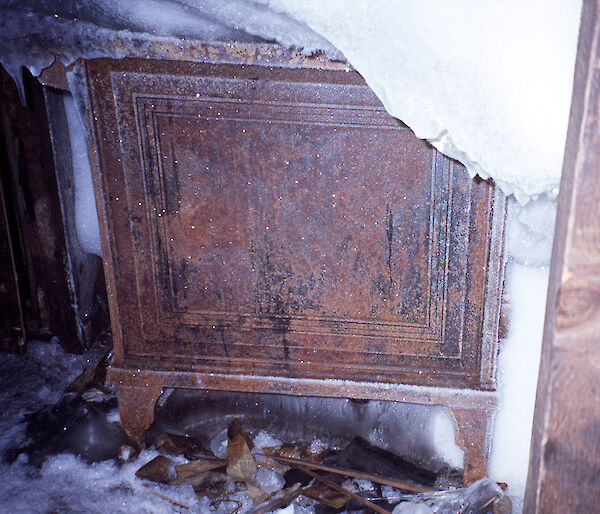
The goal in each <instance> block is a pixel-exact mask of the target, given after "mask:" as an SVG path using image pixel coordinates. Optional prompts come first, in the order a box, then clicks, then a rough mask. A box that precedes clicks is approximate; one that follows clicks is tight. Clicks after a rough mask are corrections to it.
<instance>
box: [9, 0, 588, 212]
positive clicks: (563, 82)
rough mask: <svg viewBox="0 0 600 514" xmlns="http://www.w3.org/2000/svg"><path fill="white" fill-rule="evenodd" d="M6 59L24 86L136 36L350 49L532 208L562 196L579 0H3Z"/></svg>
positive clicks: (449, 142) (390, 100)
mask: <svg viewBox="0 0 600 514" xmlns="http://www.w3.org/2000/svg"><path fill="white" fill-rule="evenodd" d="M0 9H1V10H2V16H1V17H0V60H1V61H2V63H3V65H4V66H5V67H6V68H7V70H8V71H9V72H10V73H11V74H12V75H13V77H15V78H16V79H17V81H18V82H19V83H20V70H21V67H22V66H26V67H27V68H29V69H30V70H31V72H32V73H33V74H39V73H40V71H41V70H42V69H43V68H44V67H46V66H48V65H50V64H51V63H52V61H53V60H54V57H55V56H57V57H58V58H59V59H60V60H61V61H62V62H64V63H65V64H70V63H72V62H73V61H74V60H75V59H76V58H77V57H86V58H93V57H101V56H107V57H116V58H120V57H123V56H125V55H126V53H127V50H126V46H125V47H123V45H121V44H115V38H117V36H118V37H119V38H120V40H121V41H124V42H127V41H131V42H133V41H134V40H135V39H136V38H145V39H154V40H160V39H161V38H179V39H185V38H194V39H205V40H221V41H232V40H235V41H257V40H268V41H277V42H279V43H280V44H282V45H283V46H285V47H294V48H301V49H303V51H304V52H306V53H313V52H316V51H322V52H324V53H326V54H327V55H329V56H330V57H332V58H335V59H340V58H342V56H345V57H346V58H347V59H348V61H349V62H350V63H351V64H352V65H353V66H354V67H355V68H356V69H357V70H358V71H359V72H360V73H361V74H362V75H363V77H364V78H365V79H366V81H367V83H368V84H369V85H370V86H371V88H372V89H373V90H374V91H375V93H376V94H377V95H378V96H379V98H380V99H381V100H382V102H383V103H384V105H385V106H386V108H387V109H388V111H389V112H390V113H391V114H392V115H394V116H396V117H397V118H399V119H401V120H402V121H403V122H405V123H406V124H408V125H409V126H410V127H411V128H412V129H413V131H414V132H415V133H416V134H417V136H418V137H420V138H423V139H427V140H428V141H430V142H431V143H432V144H433V145H434V146H435V147H436V148H438V149H439V150H440V151H442V152H443V153H445V154H446V155H449V156H451V157H453V158H456V159H457V160H459V161H461V162H462V163H463V164H465V166H466V167H467V169H468V170H469V172H470V173H471V174H472V175H475V174H478V175H480V176H481V177H483V178H488V177H492V178H493V179H494V180H495V182H496V183H497V184H498V185H499V186H500V187H501V188H502V189H503V190H504V192H505V193H507V194H511V193H514V195H515V196H516V197H517V199H518V200H519V201H520V202H521V203H526V202H527V200H528V198H529V197H530V196H531V195H537V194H541V193H550V194H554V195H556V191H557V187H558V184H559V179H560V172H561V166H562V157H563V150H564V143H565V135H566V128H567V121H568V115H569V106H570V100H571V87H572V79H573V67H574V58H575V50H576V43H577V35H578V27H579V15H580V11H581V0H553V1H551V2H547V1H544V0H528V1H527V2H518V1H515V0H510V1H504V0H493V1H488V2H481V3H473V2H470V1H467V0H462V1H457V2H445V1H443V0H428V1H424V2H413V1H410V0H396V1H394V0H387V1H381V2H378V3H377V4H376V7H374V5H373V4H372V3H370V2H364V1H362V0H329V1H327V2H320V1H317V0H304V1H298V0H230V1H228V2H221V1H219V0H202V1H200V0H164V1H161V2H158V1H157V0H152V1H145V2H141V1H139V0H121V1H117V2H113V1H111V0H100V1H98V2H94V3H93V4H92V3H83V2H75V1H67V2H58V3H57V2H53V1H51V0H25V1H20V0H0Z"/></svg>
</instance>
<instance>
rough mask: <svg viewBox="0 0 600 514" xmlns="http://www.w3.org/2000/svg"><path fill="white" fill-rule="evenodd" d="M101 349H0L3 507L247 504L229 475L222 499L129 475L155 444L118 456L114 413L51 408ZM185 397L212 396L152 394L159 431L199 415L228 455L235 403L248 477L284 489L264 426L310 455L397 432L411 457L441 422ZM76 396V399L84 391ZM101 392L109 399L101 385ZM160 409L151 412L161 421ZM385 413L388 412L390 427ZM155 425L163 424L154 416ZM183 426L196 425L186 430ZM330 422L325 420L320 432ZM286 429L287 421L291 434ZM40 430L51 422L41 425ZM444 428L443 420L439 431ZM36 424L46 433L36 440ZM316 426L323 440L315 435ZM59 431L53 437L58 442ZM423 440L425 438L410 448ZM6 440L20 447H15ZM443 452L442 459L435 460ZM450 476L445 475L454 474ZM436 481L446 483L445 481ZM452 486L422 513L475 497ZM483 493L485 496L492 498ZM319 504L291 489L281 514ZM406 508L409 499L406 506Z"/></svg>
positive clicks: (386, 491)
mask: <svg viewBox="0 0 600 514" xmlns="http://www.w3.org/2000/svg"><path fill="white" fill-rule="evenodd" d="M99 355H102V352H101V349H96V350H92V351H90V352H88V354H86V355H83V356H81V355H72V354H68V353H65V352H64V351H63V350H62V349H61V347H60V345H59V344H58V342H57V341H56V340H54V341H52V342H49V343H45V342H31V343H30V344H29V345H28V350H27V354H26V355H24V356H18V355H10V354H4V353H2V354H0V408H1V409H2V416H1V418H0V434H1V437H0V455H1V456H2V457H1V458H0V477H2V480H0V512H7V513H8V512H10V513H54V512H89V513H96V512H97V513H101V512H102V513H105V512H123V513H130V512H140V513H146V512H148V513H163V512H164V513H169V512H197V513H203V514H208V513H217V514H231V513H233V512H235V513H237V514H243V513H247V512H251V511H252V509H253V508H254V506H255V504H256V502H254V501H253V499H252V497H251V491H250V490H248V489H247V487H248V486H247V485H244V483H241V482H234V481H232V480H228V481H227V482H226V483H225V484H224V485H223V489H222V491H223V492H222V494H221V495H220V496H217V497H214V496H213V497H207V496H202V495H199V496H197V494H196V492H195V491H194V489H193V487H192V485H190V484H189V483H184V484H182V485H165V484H161V483H158V482H154V481H149V480H142V479H140V478H138V477H137V476H136V472H137V471H138V470H139V469H140V468H141V467H142V466H143V465H144V464H146V463H148V462H149V461H151V460H152V459H154V458H155V457H157V456H158V455H159V452H158V451H157V450H156V448H154V447H153V448H150V449H147V450H144V451H142V452H141V453H140V454H139V455H137V456H135V457H134V458H133V459H127V458H125V457H124V456H125V455H126V453H127V452H125V451H123V449H124V448H128V447H127V446H123V447H121V450H120V451H119V450H118V449H115V448H116V447H115V446H114V444H112V445H111V444H110V443H111V441H108V439H114V440H116V441H117V445H118V444H120V443H119V441H120V440H121V439H120V433H119V432H120V428H119V424H118V423H119V418H118V413H117V412H116V411H115V410H114V409H110V408H108V409H105V411H104V413H103V415H102V419H100V420H98V419H97V418H94V417H93V416H92V417H89V416H88V417H86V416H85V415H84V416H82V415H81V413H82V412H84V413H85V412H86V411H88V410H89V409H94V407H93V406H92V404H91V403H90V404H85V403H84V407H83V411H82V410H81V409H80V408H79V404H78V403H77V402H74V403H73V402H71V403H69V404H68V405H69V407H68V408H66V409H65V410H66V415H65V414H64V412H63V413H62V414H61V413H59V412H58V411H57V407H56V406H57V405H65V403H64V402H65V399H70V400H72V399H73V398H77V399H79V396H76V395H75V393H67V394H66V395H65V393H64V391H65V389H66V387H67V386H68V385H69V384H70V383H71V381H72V380H73V379H74V378H75V377H76V376H77V375H78V374H79V373H80V372H81V371H82V370H83V368H84V367H87V366H89V365H90V364H91V363H93V362H94V361H95V360H96V359H97V358H98V356H99ZM188 394H192V395H193V394H197V395H198V394H199V395H200V396H201V395H202V394H205V395H208V396H207V398H209V401H208V402H207V401H206V399H205V398H196V399H195V400H194V401H193V402H192V403H190V401H189V398H188V397H186V396H185V394H184V395H183V402H182V401H181V399H180V402H179V405H178V404H177V401H173V402H171V398H172V397H173V395H172V396H171V397H168V398H169V399H167V400H166V403H163V402H159V403H162V404H163V406H162V409H164V410H165V412H166V417H165V415H164V414H165V413H164V412H163V416H162V418H163V419H162V424H163V425H165V423H166V424H167V425H168V424H170V427H167V428H171V429H174V430H175V431H179V432H182V431H190V432H194V431H196V433H198V432H202V430H203V428H202V426H201V425H202V424H204V425H205V426H209V427H210V428H212V429H213V434H214V435H213V434H211V435H210V436H209V438H205V439H206V442H207V444H206V446H207V447H209V448H210V450H211V451H212V452H213V453H214V455H216V456H217V457H219V458H227V454H228V450H227V429H226V428H225V429H223V427H227V424H228V423H229V422H230V421H231V419H232V415H231V412H232V410H231V408H232V406H233V407H234V410H233V411H234V412H235V411H236V409H237V412H239V413H240V414H241V415H242V416H244V417H245V418H244V419H246V421H247V422H248V426H249V427H252V428H251V429H250V431H249V433H250V434H251V436H252V439H253V443H254V448H253V449H252V453H253V455H254V458H255V459H256V462H257V463H258V470H257V471H256V473H254V475H253V476H252V483H253V484H255V485H256V486H258V487H259V488H260V489H262V491H264V492H265V493H267V494H271V493H276V492H277V491H279V490H281V489H282V488H283V486H284V483H285V480H284V477H283V471H282V470H281V469H278V468H277V467H275V468H271V467H269V466H268V465H267V463H266V461H265V460H264V458H262V457H260V455H258V454H260V452H262V451H264V448H279V447H281V445H282V441H281V440H279V439H277V438H275V437H273V435H271V434H276V435H278V436H279V435H283V436H285V438H286V441H287V442H294V443H295V444H296V445H297V446H296V447H297V448H300V447H302V448H305V451H307V452H308V454H314V455H316V454H319V453H321V452H323V451H326V450H327V449H328V448H330V447H332V445H333V446H335V445H336V443H339V442H340V441H342V439H343V438H341V437H340V433H344V431H345V432H346V433H348V434H352V435H364V436H366V437H367V438H368V439H370V440H371V442H374V443H377V444H379V445H380V446H392V447H394V446H396V447H397V446H398V443H399V442H401V441H400V440H401V439H405V440H406V441H408V442H409V443H408V444H406V443H404V450H405V453H411V452H410V446H411V444H412V447H413V452H412V453H413V455H412V457H413V458H418V457H419V452H420V451H421V452H422V451H423V450H425V451H426V453H427V450H428V448H427V445H425V446H423V445H424V443H423V440H424V439H427V438H431V437H437V438H438V439H439V432H440V430H439V429H438V430H437V433H434V432H432V427H431V426H430V424H429V423H428V421H427V420H428V418H431V415H429V416H427V414H426V413H424V412H421V413H419V409H421V410H422V409H424V407H422V406H408V405H404V404H396V403H393V402H370V403H368V404H363V403H359V404H352V403H351V402H350V403H349V402H348V401H346V400H341V399H302V398H295V397H278V396H275V395H266V397H267V398H261V397H260V395H257V396H255V397H250V396H247V397H246V398H243V397H235V398H230V399H229V404H228V403H227V401H223V398H225V396H223V397H222V398H219V394H225V393H215V394H216V396H215V397H214V398H211V397H210V395H211V394H212V393H198V392H196V393H193V392H189V393H188ZM83 396H84V397H85V394H84V395H83ZM108 397H109V398H110V394H109V395H108ZM215 399H216V405H215ZM169 402H171V403H172V404H173V406H171V408H168V407H167V405H169ZM207 403H208V404H209V406H208V409H206V408H205V409H204V412H202V406H203V405H206V404H207ZM53 405H54V406H55V407H54V409H53V410H52V413H53V416H52V417H49V418H37V419H38V421H37V425H38V426H36V425H35V423H33V422H30V423H29V425H30V426H29V428H31V426H36V432H37V433H38V435H37V436H35V443H36V444H35V449H36V451H35V452H34V451H31V445H30V446H29V450H27V448H28V443H31V442H32V441H31V438H29V437H28V435H30V434H31V433H32V432H31V431H27V430H28V428H27V423H26V421H27V416H28V415H30V414H32V413H35V412H45V413H48V412H49V407H50V406H53ZM85 405H87V407H86V406H85ZM190 405H195V406H196V408H197V410H198V411H200V412H194V409H190V408H189V407H190ZM253 407H254V410H253V409H252V408H253ZM415 409H416V410H415ZM434 414H435V413H434ZM160 417H161V411H160V409H159V411H158V418H160ZM283 418H285V419H283ZM439 418H440V412H438V413H437V416H434V419H437V420H438V423H439ZM40 419H47V420H48V421H47V424H48V426H47V427H45V426H41V427H40V426H39V425H40V421H39V420H40ZM56 419H60V420H61V424H60V425H57V424H56V423H55V420H56ZM165 419H166V421H165ZM394 419H396V420H397V423H396V424H395V425H394V424H393V420H394ZM253 420H254V421H253ZM344 421H346V424H345V425H343V422H344ZM42 424H43V421H42ZM157 424H158V425H160V422H159V423H157ZM106 425H109V426H112V428H113V432H112V433H108V432H107V431H106V428H105V427H106ZM191 425H195V428H194V427H193V426H192V427H191ZM261 425H263V426H269V428H270V431H265V430H261V429H260V428H257V427H260V426H261ZM327 425H330V428H329V429H328V428H327ZM390 426H393V428H394V429H395V431H396V432H400V433H401V435H403V437H402V438H401V437H397V440H394V438H393V437H391V434H392V432H391V431H390ZM103 427H104V428H103ZM291 427H295V429H296V433H295V434H294V430H293V429H292V428H291ZM319 427H321V429H320V430H319ZM48 428H50V429H49V430H47V429H48ZM162 428H165V427H164V426H163V427H162ZM190 428H191V430H189V429H190ZM386 429H387V432H386ZM82 430H83V432H82ZM158 430H159V431H160V430H161V428H160V427H159V428H158ZM328 430H329V432H328ZM336 430H337V436H335V433H336ZM215 431H216V433H215ZM444 431H446V429H443V430H442V432H444ZM40 432H42V433H45V436H43V437H42V438H40V436H39V433H40ZM62 432H64V438H63V437H62V436H63V433H62ZM317 432H318V433H319V434H320V435H325V436H326V437H325V438H322V439H321V438H318V437H315V435H314V434H315V433H317ZM34 433H35V432H34ZM82 433H83V436H82ZM298 437H299V438H300V439H298ZM57 438H58V440H59V441H62V443H60V444H56V440H57ZM82 439H85V441H82ZM282 439H283V437H282ZM298 441H301V442H298ZM113 442H114V441H113ZM420 445H421V446H423V447H422V448H420V449H419V446H420ZM444 445H450V446H454V443H453V441H445V442H442V443H441V444H440V441H437V446H438V450H442V453H441V454H440V455H439V456H438V457H441V458H442V461H443V458H444V455H443V450H444ZM400 446H402V444H400ZM434 446H435V444H434ZM94 447H95V449H94ZM15 448H21V449H23V448H25V449H26V450H25V451H21V450H19V451H17V452H15V451H14V449H15ZM446 449H447V448H446ZM92 455H96V457H97V458H96V459H92V458H90V456H92ZM30 456H31V457H30ZM98 456H101V457H98ZM421 457H422V455H421ZM425 457H427V455H426V456H425ZM428 457H429V458H428V459H425V460H426V461H428V462H429V463H430V464H431V462H432V461H433V460H435V459H432V455H429V456H428ZM170 458H171V459H172V462H173V465H175V464H182V463H184V462H186V459H185V458H184V457H183V456H171V457H170ZM442 461H439V462H440V463H441V465H443V462H442ZM171 471H172V470H171ZM228 473H229V472H228ZM451 475H452V476H454V475H453V474H452V473H451ZM445 476H450V475H445ZM445 480H446V483H449V482H448V480H449V479H448V478H446V479H445ZM454 480H455V479H454ZM343 486H344V487H346V488H347V489H350V490H352V491H354V492H359V491H362V490H367V491H369V490H373V489H374V486H373V483H371V482H369V481H367V480H360V479H346V480H345V482H343ZM477 489H478V490H479V496H481V492H482V491H483V494H484V495H485V494H490V491H491V494H501V493H500V490H499V489H498V487H497V486H496V485H495V484H494V483H493V482H491V481H488V482H487V483H485V484H480V486H478V487H477ZM509 493H510V491H509ZM377 495H378V497H383V498H388V499H390V501H391V502H392V503H393V504H395V503H397V502H398V501H399V499H400V498H401V497H402V494H401V492H400V491H398V490H395V489H393V488H391V487H389V486H385V487H383V488H382V489H381V490H380V491H379V492H378V493H377ZM452 495H454V496H452ZM452 495H450V496H449V498H448V499H445V500H443V501H444V502H445V503H444V505H446V507H444V509H441V510H439V511H438V510H434V511H433V510H432V511H430V510H427V512H444V513H452V512H454V510H452V509H453V507H452V508H450V510H448V507H447V505H448V501H449V502H450V505H459V504H462V503H461V502H464V501H465V498H466V499H467V500H469V499H473V498H476V497H477V496H478V495H477V494H475V492H469V493H468V494H466V495H465V493H461V492H459V491H457V492H455V493H452ZM456 495H458V496H456ZM484 498H485V501H487V499H488V498H490V496H484ZM394 499H395V501H394ZM405 500H406V498H405ZM257 501H259V500H257ZM435 501H442V499H436V500H435ZM316 504H317V502H316V501H315V500H311V499H310V498H307V497H305V496H300V497H298V498H297V499H295V500H294V502H293V503H292V504H290V505H288V506H284V507H283V509H282V510H281V514H314V513H315V506H316ZM403 508H404V509H405V510H402V512H410V510H408V511H407V510H406V508H408V507H407V506H406V505H405V506H404V507H403ZM412 508H417V507H415V506H414V505H413V506H412ZM422 508H425V507H423V506H422ZM390 510H391V507H390ZM351 511H352V510H351ZM351 511H348V512H351Z"/></svg>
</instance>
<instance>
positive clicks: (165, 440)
mask: <svg viewBox="0 0 600 514" xmlns="http://www.w3.org/2000/svg"><path fill="white" fill-rule="evenodd" d="M154 446H156V449H157V450H158V451H160V452H161V453H166V454H168V455H183V454H185V455H196V454H198V453H200V452H202V451H204V447H203V446H202V443H201V441H200V440H199V439H197V438H195V437H189V436H187V435H179V434H170V433H167V432H163V433H162V434H160V435H159V436H158V437H157V438H156V441H155V442H154Z"/></svg>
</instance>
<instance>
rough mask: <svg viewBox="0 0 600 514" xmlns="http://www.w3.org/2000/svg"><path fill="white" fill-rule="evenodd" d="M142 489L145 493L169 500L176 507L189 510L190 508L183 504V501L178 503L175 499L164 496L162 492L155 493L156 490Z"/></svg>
mask: <svg viewBox="0 0 600 514" xmlns="http://www.w3.org/2000/svg"><path fill="white" fill-rule="evenodd" d="M144 491H146V492H147V493H150V494H153V495H154V496H158V497H159V498H161V499H162V500H165V501H168V502H171V503H172V504H174V505H177V506H178V507H182V508H184V509H187V510H190V508H189V507H188V506H187V505H185V504H183V503H179V502H178V501H177V500H174V499H173V498H169V497H168V496H165V495H164V494H160V493H157V492H156V491H151V490H150V489H144Z"/></svg>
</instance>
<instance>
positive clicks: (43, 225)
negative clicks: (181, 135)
mask: <svg viewBox="0 0 600 514" xmlns="http://www.w3.org/2000/svg"><path fill="white" fill-rule="evenodd" d="M24 85H25V93H26V97H27V105H23V104H22V103H21V100H20V98H19V95H18V92H17V88H16V86H15V84H14V82H13V80H12V78H11V77H10V76H9V75H8V73H6V71H5V70H4V69H2V68H0V125H1V130H2V133H3V136H4V145H5V148H6V168H7V170H6V172H7V180H6V184H7V187H5V193H6V195H7V196H10V197H11V201H12V205H13V211H14V212H13V213H12V214H13V215H14V218H15V220H16V224H15V226H16V229H17V230H16V234H15V236H16V239H15V241H17V242H18V246H19V248H18V250H19V252H17V253H20V254H21V255H22V258H21V259H19V261H18V262H17V263H16V265H17V272H18V274H19V280H20V281H21V295H22V296H21V300H22V303H23V304H24V305H27V309H26V310H25V312H24V317H25V324H26V328H27V332H28V335H32V336H34V337H35V334H36V333H38V331H39V329H40V328H43V327H49V328H50V330H51V332H52V333H53V334H54V335H56V336H58V337H59V338H60V339H61V342H62V344H63V345H64V346H65V348H68V349H71V350H78V349H81V345H80V343H79V340H78V330H77V321H76V313H75V311H74V309H73V308H72V303H73V302H72V297H71V292H70V290H69V284H68V277H67V274H66V272H65V266H64V263H65V262H66V259H67V256H66V251H65V242H64V228H63V223H62V214H61V207H60V200H59V196H58V191H57V185H56V172H55V167H54V159H53V157H52V147H51V143H50V135H49V131H48V118H47V114H46V108H45V104H44V95H43V92H42V86H41V85H40V84H39V82H38V81H37V80H36V79H35V78H33V77H32V76H31V74H29V72H26V73H25V74H24Z"/></svg>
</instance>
